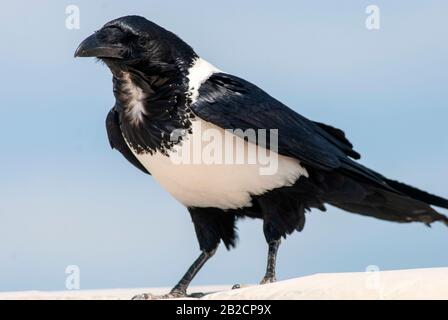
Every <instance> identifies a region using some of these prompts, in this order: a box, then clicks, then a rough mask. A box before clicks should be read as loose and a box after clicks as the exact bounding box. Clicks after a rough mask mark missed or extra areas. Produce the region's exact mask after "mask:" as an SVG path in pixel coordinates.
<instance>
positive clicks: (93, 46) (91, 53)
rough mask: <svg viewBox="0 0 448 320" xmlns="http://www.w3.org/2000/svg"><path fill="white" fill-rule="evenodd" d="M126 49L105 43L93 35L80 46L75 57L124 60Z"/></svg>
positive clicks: (95, 34)
mask: <svg viewBox="0 0 448 320" xmlns="http://www.w3.org/2000/svg"><path fill="white" fill-rule="evenodd" d="M125 52H126V49H125V48H123V47H122V46H120V45H115V44H108V43H104V42H103V41H101V40H100V39H98V37H97V33H94V34H92V35H91V36H90V37H88V38H87V39H85V40H84V41H83V42H81V44H80V45H79V46H78V49H76V51H75V57H97V58H116V59H123V58H124V55H125Z"/></svg>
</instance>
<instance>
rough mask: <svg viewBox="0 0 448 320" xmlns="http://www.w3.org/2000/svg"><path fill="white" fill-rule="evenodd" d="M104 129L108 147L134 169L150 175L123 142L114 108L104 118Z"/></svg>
mask: <svg viewBox="0 0 448 320" xmlns="http://www.w3.org/2000/svg"><path fill="white" fill-rule="evenodd" d="M106 129H107V136H108V138H109V143H110V146H111V147H112V148H114V149H117V150H118V151H120V153H121V154H122V155H123V156H124V157H125V158H126V159H127V160H128V161H129V162H130V163H132V164H133V165H134V166H135V167H137V168H138V169H140V170H141V171H143V172H144V173H147V174H150V173H149V172H148V170H146V169H145V167H143V165H142V164H141V163H140V161H138V159H137V158H136V157H135V156H134V154H133V153H132V151H131V150H130V149H129V147H128V145H127V144H126V141H124V138H123V134H122V133H121V129H120V119H119V117H118V112H117V111H116V110H115V107H114V108H112V109H111V110H110V111H109V113H108V115H107V118H106Z"/></svg>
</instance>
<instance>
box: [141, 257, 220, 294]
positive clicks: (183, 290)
mask: <svg viewBox="0 0 448 320" xmlns="http://www.w3.org/2000/svg"><path fill="white" fill-rule="evenodd" d="M215 252H216V249H215V250H212V251H202V253H201V254H200V255H199V257H198V258H197V259H196V260H195V261H194V262H193V264H192V265H191V266H190V268H188V270H187V272H186V273H185V274H184V276H183V277H182V279H180V281H179V282H178V283H177V284H176V285H175V286H174V287H173V289H171V291H170V292H169V293H167V294H164V295H160V296H157V295H153V294H151V293H143V294H139V295H136V296H134V297H133V298H132V300H152V299H174V298H182V297H186V296H187V288H188V285H189V284H190V282H191V280H193V278H194V277H195V275H196V274H197V273H198V271H199V270H200V269H201V268H202V266H203V265H204V264H205V263H206V262H207V260H208V259H210V258H211V257H212V256H213V255H214V254H215ZM201 295H202V294H193V295H192V297H200V296H201Z"/></svg>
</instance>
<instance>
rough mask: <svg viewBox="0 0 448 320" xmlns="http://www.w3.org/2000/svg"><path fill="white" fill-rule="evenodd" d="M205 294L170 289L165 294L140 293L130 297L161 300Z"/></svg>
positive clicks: (200, 296)
mask: <svg viewBox="0 0 448 320" xmlns="http://www.w3.org/2000/svg"><path fill="white" fill-rule="evenodd" d="M203 296H205V293H203V292H193V293H191V294H187V293H186V292H185V291H171V292H170V293H167V294H162V295H155V294H152V293H141V294H137V295H135V296H134V297H132V300H163V299H179V298H186V297H188V298H196V299H199V298H202V297H203Z"/></svg>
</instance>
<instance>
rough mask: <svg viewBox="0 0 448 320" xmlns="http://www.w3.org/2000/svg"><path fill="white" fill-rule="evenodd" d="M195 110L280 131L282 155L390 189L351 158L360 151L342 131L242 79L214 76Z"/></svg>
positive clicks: (227, 122) (220, 121) (228, 122)
mask: <svg viewBox="0 0 448 320" xmlns="http://www.w3.org/2000/svg"><path fill="white" fill-rule="evenodd" d="M191 108H192V110H193V112H194V113H195V114H196V115H197V116H199V117H200V118H202V119H204V120H206V121H208V122H211V123H213V124H215V125H217V126H220V127H221V128H224V129H242V130H247V129H255V130H257V129H277V130H278V131H277V132H278V137H277V138H278V139H277V142H278V153H279V154H282V155H286V156H290V157H294V158H296V159H299V160H300V161H301V162H302V163H303V164H305V165H307V166H309V167H312V168H316V169H321V170H325V171H331V170H335V169H338V170H342V171H344V172H347V173H349V174H352V175H356V176H357V177H362V178H364V179H367V180H369V181H371V182H375V183H377V184H380V185H381V186H383V187H386V188H388V189H391V188H390V187H389V186H388V185H387V184H386V182H385V181H384V177H382V176H381V175H380V174H378V173H376V172H374V171H372V170H370V169H368V168H366V167H364V166H362V165H360V164H359V163H357V162H355V161H353V160H352V159H351V158H353V159H359V158H360V155H359V153H357V152H356V151H354V150H353V146H352V144H351V143H350V142H349V141H348V139H347V138H346V137H345V134H344V132H343V131H342V130H339V129H336V128H333V127H331V126H328V125H326V124H323V123H318V122H313V121H310V120H308V119H306V118H305V117H303V116H301V115H300V114H298V113H296V112H295V111H293V110H291V109H290V108H288V107H287V106H285V105H284V104H282V103H281V102H279V101H277V100H276V99H274V98H272V97H271V96H270V95H268V94H267V93H266V92H264V91H263V90H261V89H260V88H258V87H257V86H255V85H253V84H251V83H249V82H247V81H245V80H243V79H240V78H238V77H235V76H232V75H229V74H224V73H215V74H213V75H212V76H211V77H210V78H209V79H207V81H205V82H204V83H203V84H202V85H201V87H200V90H199V96H198V100H197V101H196V102H195V103H194V104H193V105H192V106H191ZM267 147H268V148H269V143H268V144H267Z"/></svg>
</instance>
